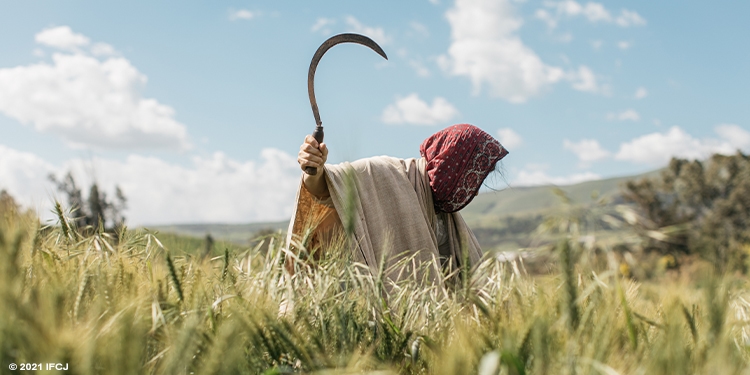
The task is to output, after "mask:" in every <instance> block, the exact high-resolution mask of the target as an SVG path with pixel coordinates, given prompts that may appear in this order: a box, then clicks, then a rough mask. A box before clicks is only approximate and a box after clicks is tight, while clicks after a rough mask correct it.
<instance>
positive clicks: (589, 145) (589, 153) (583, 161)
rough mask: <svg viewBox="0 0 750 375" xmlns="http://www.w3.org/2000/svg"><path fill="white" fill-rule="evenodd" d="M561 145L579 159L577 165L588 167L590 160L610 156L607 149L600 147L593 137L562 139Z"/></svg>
mask: <svg viewBox="0 0 750 375" xmlns="http://www.w3.org/2000/svg"><path fill="white" fill-rule="evenodd" d="M563 147H564V148H565V149H566V150H569V151H571V152H573V153H574V154H575V155H576V156H577V157H578V160H579V161H580V164H579V166H581V167H584V168H585V167H588V165H589V164H590V163H591V162H594V161H597V160H602V159H605V158H608V157H609V156H610V153H609V151H607V150H605V149H603V148H602V146H601V145H599V142H598V141H597V140H595V139H582V140H580V141H579V142H571V141H569V140H567V139H565V140H563Z"/></svg>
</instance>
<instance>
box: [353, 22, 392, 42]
mask: <svg viewBox="0 0 750 375" xmlns="http://www.w3.org/2000/svg"><path fill="white" fill-rule="evenodd" d="M345 21H346V24H347V25H348V26H349V31H352V32H355V33H359V34H364V35H367V36H369V37H370V38H371V39H372V40H374V41H376V42H377V43H378V44H380V45H381V46H382V45H386V44H388V43H390V41H391V38H390V37H388V36H387V35H386V34H385V31H384V30H383V28H382V27H371V26H366V25H364V24H363V23H362V22H359V20H358V19H356V18H354V16H346V18H345Z"/></svg>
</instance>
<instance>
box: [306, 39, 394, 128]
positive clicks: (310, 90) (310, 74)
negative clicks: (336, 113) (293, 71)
mask: <svg viewBox="0 0 750 375" xmlns="http://www.w3.org/2000/svg"><path fill="white" fill-rule="evenodd" d="M340 43H357V44H361V45H363V46H367V47H370V49H372V50H373V51H375V52H377V53H378V55H380V56H383V58H384V59H386V60H388V56H386V55H385V52H384V51H383V49H382V48H380V46H379V45H378V44H377V43H375V41H373V40H372V39H370V38H368V37H366V36H364V35H360V34H349V33H347V34H339V35H334V36H332V37H330V38H328V40H326V41H325V42H323V44H321V45H320V47H318V50H317V51H315V55H313V58H312V61H310V69H309V70H308V71H307V95H308V96H309V97H310V106H312V111H313V115H314V116H315V124H316V125H317V126H320V125H321V124H322V122H321V121H320V113H318V102H317V101H316V100H315V69H317V68H318V63H319V62H320V59H321V58H322V57H323V55H324V54H325V53H326V51H328V50H329V49H331V47H333V46H335V45H337V44H340Z"/></svg>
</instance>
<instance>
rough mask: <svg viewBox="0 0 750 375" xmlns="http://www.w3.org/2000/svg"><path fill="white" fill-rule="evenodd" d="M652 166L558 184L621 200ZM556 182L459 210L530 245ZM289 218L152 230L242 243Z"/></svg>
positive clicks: (492, 243) (585, 199)
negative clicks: (622, 191) (626, 185)
mask: <svg viewBox="0 0 750 375" xmlns="http://www.w3.org/2000/svg"><path fill="white" fill-rule="evenodd" d="M658 172H659V171H653V172H649V173H645V174H642V175H637V176H629V177H617V178H610V179H605V180H597V181H587V182H582V183H579V184H575V185H568V186H559V188H560V189H561V190H562V191H564V192H565V193H566V194H567V195H568V197H570V198H571V199H572V200H573V202H574V203H589V202H591V197H592V193H594V192H596V193H597V194H598V196H599V197H610V198H612V199H613V201H618V200H619V199H618V198H619V194H620V189H621V186H622V185H624V183H625V182H626V181H628V180H631V179H637V178H642V177H649V176H655V175H656V174H657V173H658ZM553 188H554V187H553V186H549V185H548V186H532V187H509V188H507V189H504V190H502V191H497V192H488V193H482V194H479V195H478V196H477V197H476V198H474V200H473V201H472V202H471V204H469V206H467V207H466V208H464V209H463V210H462V211H461V214H462V215H463V217H464V219H465V220H466V222H467V223H468V224H469V226H470V227H471V228H472V229H473V230H474V233H475V234H476V235H477V238H478V239H479V242H480V244H481V245H482V247H483V248H485V249H489V248H501V249H511V248H518V247H523V246H526V242H528V238H529V235H530V232H531V230H533V228H535V226H536V225H537V224H538V222H539V221H540V220H541V218H542V217H544V216H545V214H547V213H549V212H551V211H552V210H553V209H554V208H556V207H559V206H560V204H561V202H560V198H559V197H557V196H556V195H555V194H554V193H553V192H552V191H553ZM288 225H289V221H286V220H285V221H277V222H264V223H250V224H174V225H159V226H150V227H149V228H150V229H154V230H159V231H161V232H167V233H175V234H180V235H187V236H193V237H205V236H206V234H211V236H213V237H214V239H216V240H223V241H230V242H233V243H236V244H239V245H247V244H249V241H250V239H252V238H253V237H254V235H255V234H256V233H258V232H260V231H263V230H272V231H279V230H282V231H284V230H286V229H287V227H288Z"/></svg>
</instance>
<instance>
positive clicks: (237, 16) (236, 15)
mask: <svg viewBox="0 0 750 375" xmlns="http://www.w3.org/2000/svg"><path fill="white" fill-rule="evenodd" d="M256 16H257V14H255V13H253V12H251V11H249V10H247V9H240V10H232V11H230V12H229V19H230V20H232V21H236V20H250V19H253V18H255V17H256Z"/></svg>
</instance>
